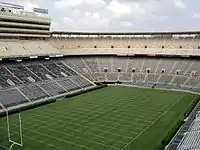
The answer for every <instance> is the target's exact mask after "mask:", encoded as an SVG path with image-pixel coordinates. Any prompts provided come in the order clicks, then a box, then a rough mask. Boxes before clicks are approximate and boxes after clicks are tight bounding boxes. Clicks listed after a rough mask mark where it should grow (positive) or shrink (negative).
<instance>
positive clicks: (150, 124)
mask: <svg viewBox="0 0 200 150" xmlns="http://www.w3.org/2000/svg"><path fill="white" fill-rule="evenodd" d="M184 96H185V94H184V95H182V96H181V97H180V98H179V99H178V100H177V101H176V102H175V103H174V104H172V105H171V106H170V107H169V108H168V109H167V110H165V111H164V112H163V113H162V114H161V115H160V116H158V118H156V119H155V120H154V121H153V122H152V123H151V124H150V125H149V126H148V127H146V128H145V129H144V130H143V131H142V132H140V134H138V135H137V136H136V137H134V138H133V139H132V140H131V141H130V142H129V143H127V144H126V145H125V146H124V147H123V148H122V149H121V150H124V149H125V148H126V147H127V146H128V145H130V144H131V143H133V142H134V141H135V140H136V139H137V138H138V137H139V136H140V135H142V134H143V133H144V132H145V131H146V130H147V129H148V128H150V127H151V126H152V125H153V124H154V123H156V122H157V121H158V120H159V119H160V118H161V117H162V116H164V115H165V114H166V113H167V112H168V111H169V110H170V109H171V108H172V107H173V106H175V105H176V104H177V103H178V102H179V101H180V100H181V99H182V98H183V97H184Z"/></svg>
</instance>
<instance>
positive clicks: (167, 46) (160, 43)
mask: <svg viewBox="0 0 200 150" xmlns="http://www.w3.org/2000/svg"><path fill="white" fill-rule="evenodd" d="M47 16H48V11H47V10H45V9H39V8H34V9H33V12H31V13H30V12H26V11H24V7H23V6H19V5H11V4H6V3H1V4H0V57H1V65H0V103H2V104H3V105H4V106H5V107H6V108H7V109H8V110H12V109H16V108H19V107H22V106H23V107H24V106H27V105H30V104H33V103H41V102H44V101H50V100H53V99H56V98H59V97H63V96H65V95H68V94H72V93H74V92H79V91H84V90H87V89H91V88H95V87H96V86H97V85H98V84H102V83H110V84H112V83H118V84H128V85H134V86H144V87H150V88H167V89H176V90H183V91H187V92H189V91H191V92H196V93H198V92H199V91H200V77H199V75H200V67H199V66H200V60H199V56H200V31H190V32H144V33H143V32H136V33H131V32H130V33H129V32H127V33H122V32H120V33H117V32H116V33H102V32H91V33H90V32H60V31H53V32H50V25H51V19H50V18H49V17H47ZM0 111H2V112H3V110H0ZM198 111H199V110H198V109H197V110H195V111H194V112H193V113H194V115H196V114H197V113H198ZM197 118H198V117H197ZM196 122H198V119H196V118H193V119H192V120H190V121H189V123H188V124H187V130H184V132H180V133H178V134H177V136H176V137H175V138H174V139H173V140H172V142H171V145H170V146H169V147H168V149H170V150H173V149H192V147H193V146H194V144H196V145H195V146H196V147H195V148H200V147H198V143H195V142H194V143H190V144H188V145H187V141H190V140H192V138H194V135H192V134H194V133H193V132H192V131H193V129H194V128H195V131H197V130H198V132H199V127H196V126H197V123H196ZM186 123H187V122H186ZM191 125H192V126H195V127H194V128H193V127H191ZM196 128H197V129H196ZM195 134H196V132H195ZM198 135H199V134H198ZM176 139H177V140H176ZM181 144H182V145H181Z"/></svg>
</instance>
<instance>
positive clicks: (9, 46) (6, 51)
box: [0, 39, 61, 57]
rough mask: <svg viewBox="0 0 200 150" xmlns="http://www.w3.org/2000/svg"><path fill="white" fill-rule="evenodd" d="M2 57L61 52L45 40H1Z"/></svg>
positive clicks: (0, 52)
mask: <svg viewBox="0 0 200 150" xmlns="http://www.w3.org/2000/svg"><path fill="white" fill-rule="evenodd" d="M0 45H1V46H0V57H12V56H15V57H16V56H18V57H20V56H30V55H31V56H32V55H34V56H44V55H59V54H61V52H60V51H59V50H58V49H57V48H54V47H53V46H52V45H51V44H50V43H49V42H47V41H45V40H36V41H32V40H31V41H30V40H17V39H16V40H13V39H10V40H9V39H7V40H5V39H3V40H0Z"/></svg>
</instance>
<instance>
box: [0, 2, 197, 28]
mask: <svg viewBox="0 0 200 150" xmlns="http://www.w3.org/2000/svg"><path fill="white" fill-rule="evenodd" d="M0 2H8V3H13V4H20V5H23V6H24V7H25V9H26V10H27V11H31V10H32V8H33V7H39V8H45V9H48V10H49V17H51V19H52V24H51V30H52V31H55V30H56V31H86V32H87V31H91V32H92V31H99V32H117V31H119V32H145V31H192V30H200V0H0Z"/></svg>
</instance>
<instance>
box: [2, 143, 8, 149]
mask: <svg viewBox="0 0 200 150" xmlns="http://www.w3.org/2000/svg"><path fill="white" fill-rule="evenodd" d="M0 147H3V148H4V149H8V150H9V148H7V147H5V146H3V145H1V144H0Z"/></svg>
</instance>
